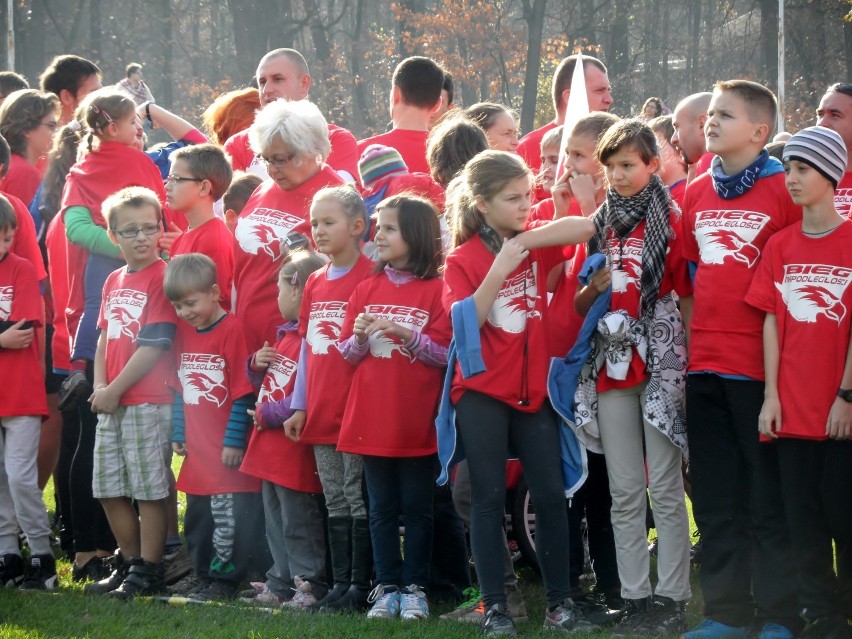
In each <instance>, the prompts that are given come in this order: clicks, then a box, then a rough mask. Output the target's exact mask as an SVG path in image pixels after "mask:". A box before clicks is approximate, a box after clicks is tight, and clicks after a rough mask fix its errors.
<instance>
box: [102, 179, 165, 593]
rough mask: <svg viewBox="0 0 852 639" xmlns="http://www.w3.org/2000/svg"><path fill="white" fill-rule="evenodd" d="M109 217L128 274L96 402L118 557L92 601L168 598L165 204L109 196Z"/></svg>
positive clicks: (113, 300)
mask: <svg viewBox="0 0 852 639" xmlns="http://www.w3.org/2000/svg"><path fill="white" fill-rule="evenodd" d="M102 210H103V216H104V219H105V221H106V223H107V228H108V233H109V237H110V239H111V240H112V241H113V242H114V243H115V244H116V245H117V246H118V247H119V249H120V250H121V254H122V256H123V257H124V259H125V261H126V262H127V265H126V266H123V267H121V268H119V269H117V270H115V271H113V272H112V273H111V274H110V275H109V276H108V277H107V280H106V283H105V284H104V288H103V301H102V304H101V309H100V314H99V317H98V328H99V329H100V331H101V332H100V336H99V338H98V345H97V350H96V351H95V373H94V392H93V393H92V396H91V397H90V398H89V402H90V403H91V405H92V412H95V413H97V414H98V428H97V434H96V436H95V450H94V468H93V473H92V494H93V495H94V497H95V498H97V499H99V500H100V502H101V505H102V506H103V508H104V511H105V512H106V515H107V519H108V520H109V524H110V528H111V529H112V532H113V534H114V535H115V540H116V542H117V543H118V547H119V553H118V554H117V555H116V568H115V571H114V572H113V574H112V575H111V576H110V577H109V578H108V579H105V580H103V581H101V582H98V584H93V585H92V586H98V587H97V588H93V587H90V588H89V589H88V592H92V593H98V592H108V593H109V595H110V596H112V597H116V598H120V599H129V598H132V597H135V596H138V595H152V594H156V593H158V592H160V591H161V590H162V589H163V566H162V563H161V560H162V557H163V548H164V545H165V540H166V527H167V525H166V497H167V495H168V494H169V480H168V463H169V459H170V458H171V446H170V443H169V442H170V436H171V413H172V411H171V404H172V393H171V391H170V390H169V388H168V387H167V386H166V385H165V383H164V381H163V380H165V379H168V378H169V375H170V374H171V372H172V371H173V370H174V362H173V357H172V356H171V354H169V353H168V352H167V351H169V350H170V349H171V346H172V341H173V339H174V335H175V324H176V317H175V312H174V309H173V308H172V306H171V304H169V301H168V300H167V299H166V296H165V295H164V294H163V273H164V271H165V268H166V263H165V262H164V261H163V260H162V259H160V255H159V251H158V248H157V240H158V239H159V236H160V232H161V231H162V210H161V208H160V202H159V201H158V199H157V196H156V195H155V194H154V193H153V192H152V191H150V190H149V189H146V188H143V187H128V188H125V189H122V190H120V191H118V192H117V193H115V194H114V195H111V196H110V197H108V198H107V199H106V200H105V201H104V204H103V209H102ZM133 500H136V502H137V503H138V507H139V514H138V516H137V514H136V510H134V508H133V503H132V502H133ZM110 586H112V588H110Z"/></svg>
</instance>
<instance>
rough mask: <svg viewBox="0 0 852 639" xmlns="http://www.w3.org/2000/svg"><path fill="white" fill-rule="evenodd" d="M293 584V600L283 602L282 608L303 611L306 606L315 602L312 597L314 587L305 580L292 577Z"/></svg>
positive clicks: (314, 598) (315, 599)
mask: <svg viewBox="0 0 852 639" xmlns="http://www.w3.org/2000/svg"><path fill="white" fill-rule="evenodd" d="M293 582H294V583H295V584H296V588H295V589H294V591H295V592H294V594H293V598H292V599H290V601H285V602H284V603H283V604H281V607H282V608H293V609H294V610H304V609H305V608H307V607H308V606H313V605H314V604H315V603H316V602H317V601H319V600H318V599H317V598H316V597H314V587H313V584H311V582H310V581H308V580H307V579H302V578H301V577H298V576H296V577H293Z"/></svg>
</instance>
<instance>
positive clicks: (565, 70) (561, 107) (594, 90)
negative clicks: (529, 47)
mask: <svg viewBox="0 0 852 639" xmlns="http://www.w3.org/2000/svg"><path fill="white" fill-rule="evenodd" d="M576 64H577V56H576V55H569V56H568V57H567V58H565V59H564V60H562V62H560V63H559V66H558V67H556V71H554V72H553V110H554V112H555V113H556V117H554V118H553V121H551V122H548V123H547V124H545V125H544V126H543V127H540V128H538V129H535V130H534V131H530V132H529V133H527V134H526V135H525V136H524V137H523V138H522V139H521V142H520V144H518V155H520V156H521V157H522V158H523V159H524V162H526V163H527V166H528V167H530V169H532V171H533V173H538V170H539V168H540V167H541V155H540V152H541V139H542V138H543V137H544V134H545V133H547V132H548V131H550V130H551V129H554V128H556V127H558V126H561V125H562V124H565V111H566V109H567V108H568V95H569V94H570V93H571V78H572V76H573V75H574V66H575V65H576ZM583 76H584V77H585V78H586V94H587V95H588V97H589V111H609V107H610V106H611V105H612V94H611V93H610V86H609V76H608V75H607V71H606V67H605V66H604V63H603V62H601V61H600V60H598V59H597V58H593V57H592V56H588V55H584V56H583Z"/></svg>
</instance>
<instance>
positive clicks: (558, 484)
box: [456, 391, 571, 607]
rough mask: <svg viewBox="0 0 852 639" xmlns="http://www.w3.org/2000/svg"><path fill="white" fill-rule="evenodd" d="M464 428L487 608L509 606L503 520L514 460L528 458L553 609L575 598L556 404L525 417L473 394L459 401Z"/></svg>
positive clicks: (540, 553)
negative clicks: (509, 464) (509, 461)
mask: <svg viewBox="0 0 852 639" xmlns="http://www.w3.org/2000/svg"><path fill="white" fill-rule="evenodd" d="M456 423H457V424H458V430H459V435H460V436H461V439H462V442H463V444H464V450H465V454H466V455H467V461H468V467H469V468H470V484H471V495H472V502H473V503H472V507H471V531H470V537H471V546H472V548H473V559H474V562H475V564H476V573H477V575H478V576H479V584H480V587H481V588H482V595H483V598H484V599H485V605H486V606H492V605H494V604H498V603H499V604H505V603H506V594H505V591H504V589H503V582H504V578H503V577H504V575H503V563H502V562H501V561H498V560H496V559H495V558H499V557H502V556H503V546H504V545H505V543H506V540H505V536H504V532H503V517H504V509H505V501H506V459H507V458H508V457H509V449H510V447H511V450H512V452H513V453H514V455H515V456H517V457H518V458H520V460H521V463H522V464H523V467H524V476H525V477H526V480H527V485H528V486H529V489H530V495H531V497H532V500H533V506H534V507H535V513H536V537H535V541H536V544H535V546H536V555H537V556H538V561H539V565H540V566H541V573H542V577H543V578H544V588H545V596H546V598H547V604H548V606H550V607H553V606H556V605H559V604H561V603H562V602H563V601H564V600H565V599H566V598H567V597H568V596H569V595H570V593H571V586H570V580H569V576H568V547H569V544H568V515H567V512H566V508H565V490H564V487H563V484H562V466H561V459H560V455H559V450H560V447H559V431H558V428H559V424H558V422H557V418H556V414H555V413H554V412H553V409H552V408H551V407H550V405H549V404H545V405H544V406H542V408H541V409H540V410H539V411H538V412H537V413H523V412H521V411H518V410H516V409H514V408H512V407H511V406H508V405H506V404H504V403H502V402H500V401H498V400H496V399H493V398H491V397H489V396H487V395H483V394H482V393H476V392H473V391H467V392H466V393H465V394H464V395H462V397H461V399H459V402H458V404H456Z"/></svg>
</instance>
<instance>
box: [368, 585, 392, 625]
mask: <svg viewBox="0 0 852 639" xmlns="http://www.w3.org/2000/svg"><path fill="white" fill-rule="evenodd" d="M390 588H393V590H390ZM367 601H368V602H370V603H372V604H373V607H372V608H370V611H369V612H368V613H367V619H395V618H396V617H398V616H399V590H397V589H396V587H395V586H386V585H384V584H379V585H378V586H376V587H375V588H373V592H371V593H370V596H369V597H367Z"/></svg>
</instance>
